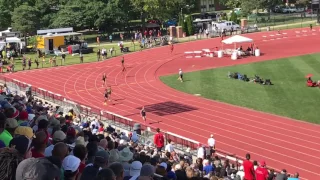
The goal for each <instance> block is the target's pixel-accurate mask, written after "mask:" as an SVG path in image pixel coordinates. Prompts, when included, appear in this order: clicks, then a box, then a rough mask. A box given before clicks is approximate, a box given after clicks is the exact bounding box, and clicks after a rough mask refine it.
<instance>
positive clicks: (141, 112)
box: [140, 106, 147, 123]
mask: <svg viewBox="0 0 320 180" xmlns="http://www.w3.org/2000/svg"><path fill="white" fill-rule="evenodd" d="M140 114H141V117H142V119H143V121H144V123H146V122H147V116H146V110H145V109H144V106H143V107H142V109H141V111H140Z"/></svg>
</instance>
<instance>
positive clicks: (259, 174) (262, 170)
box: [255, 161, 269, 180]
mask: <svg viewBox="0 0 320 180" xmlns="http://www.w3.org/2000/svg"><path fill="white" fill-rule="evenodd" d="M255 175H256V180H267V179H268V176H269V172H268V169H267V167H266V162H265V161H261V162H260V166H259V167H258V168H257V169H256V172H255Z"/></svg>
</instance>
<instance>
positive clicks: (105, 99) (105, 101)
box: [103, 89, 109, 105]
mask: <svg viewBox="0 0 320 180" xmlns="http://www.w3.org/2000/svg"><path fill="white" fill-rule="evenodd" d="M108 99H109V93H108V89H106V90H105V92H104V103H103V104H104V105H107V101H108Z"/></svg>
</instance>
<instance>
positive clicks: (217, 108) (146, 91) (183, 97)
mask: <svg viewBox="0 0 320 180" xmlns="http://www.w3.org/2000/svg"><path fill="white" fill-rule="evenodd" d="M283 32H284V31H283ZM286 33H287V36H288V38H285V39H280V40H273V41H271V40H270V41H263V38H262V36H263V35H271V34H275V32H268V33H255V34H247V35H245V36H247V37H250V38H253V39H254V40H255V43H256V44H257V46H258V47H259V48H260V49H261V50H262V52H263V53H264V55H263V56H261V57H250V58H245V59H241V60H237V61H232V60H230V58H227V57H226V58H222V59H217V58H201V59H185V58H184V57H183V52H184V51H194V50H201V49H203V48H214V47H216V46H220V39H219V38H218V39H208V40H202V41H195V42H189V43H184V44H178V45H176V46H175V50H174V54H173V55H171V54H170V53H169V48H168V47H161V48H155V49H150V50H145V51H142V52H137V53H131V54H127V55H125V64H126V66H127V67H128V68H127V73H126V75H123V74H122V73H121V67H120V58H119V57H116V58H113V59H110V60H108V61H103V62H97V63H90V64H80V65H73V66H65V67H57V68H50V69H42V70H32V71H26V72H17V73H13V74H5V75H4V76H6V77H7V78H12V79H17V80H19V81H22V82H26V83H28V84H32V85H33V86H34V87H38V88H43V89H46V90H49V91H52V92H54V93H58V94H61V95H62V96H64V97H66V98H67V99H70V100H73V101H75V102H78V103H81V104H84V105H87V106H91V107H94V108H99V109H106V110H108V111H111V112H114V113H117V114H120V115H123V116H126V117H129V118H131V119H134V120H135V121H141V118H140V115H139V108H141V107H142V106H146V107H147V112H149V113H148V114H147V116H148V121H149V122H158V121H160V122H159V123H158V124H155V125H156V126H157V127H159V128H161V129H164V130H167V131H170V132H173V133H176V134H179V135H181V136H184V137H188V138H190V139H194V140H196V141H199V142H202V143H205V142H206V140H207V138H208V136H209V135H210V134H215V138H216V140H217V148H219V149H221V150H224V151H226V152H230V153H233V154H237V155H239V156H244V155H245V154H246V153H247V152H249V153H251V156H252V159H255V160H258V161H260V160H265V161H266V162H267V165H268V166H269V167H272V168H275V169H277V170H281V169H283V168H286V169H287V170H288V171H289V172H290V173H295V172H297V171H298V172H299V173H300V175H301V177H302V178H303V179H308V180H316V179H320V174H319V172H320V164H319V160H320V126H319V125H315V124H310V123H306V122H302V121H297V120H293V119H289V118H285V117H279V116H276V115H271V114H267V113H263V112H257V111H253V110H250V109H246V108H242V107H237V106H233V105H229V104H225V103H221V102H216V101H213V100H208V99H204V98H201V97H196V96H193V95H189V94H185V93H182V92H178V91H176V90H174V89H171V88H169V87H167V86H166V85H164V84H163V83H162V82H161V81H160V80H159V76H162V75H167V74H173V73H177V71H178V69H179V68H182V69H183V70H184V71H185V72H186V71H195V70H200V69H208V68H217V67H223V66H230V65H235V64H244V63H251V62H257V61H264V60H269V59H276V58H281V57H289V56H297V55H302V54H308V53H315V52H318V48H319V43H318V42H319V40H320V32H317V33H318V34H317V35H312V34H311V32H310V33H308V36H301V37H296V33H295V31H294V30H288V31H286ZM243 47H244V48H246V47H247V45H243ZM103 73H106V74H107V77H108V80H107V84H108V85H111V86H112V88H113V95H112V96H113V97H112V98H113V99H116V101H115V105H109V106H103V92H104V88H103V87H102V82H101V78H102V74H103ZM182 106H183V108H181V107H182ZM151 111H152V113H151ZM182 111H184V112H182ZM159 113H161V114H159Z"/></svg>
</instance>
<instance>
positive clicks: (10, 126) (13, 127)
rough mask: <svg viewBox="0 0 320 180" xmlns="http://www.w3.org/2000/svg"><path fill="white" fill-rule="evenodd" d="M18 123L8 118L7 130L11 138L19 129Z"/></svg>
mask: <svg viewBox="0 0 320 180" xmlns="http://www.w3.org/2000/svg"><path fill="white" fill-rule="evenodd" d="M18 126H19V125H18V121H17V120H16V119H13V118H7V120H6V130H7V131H8V132H9V133H10V134H11V136H14V131H15V130H16V128H17V127H18Z"/></svg>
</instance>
